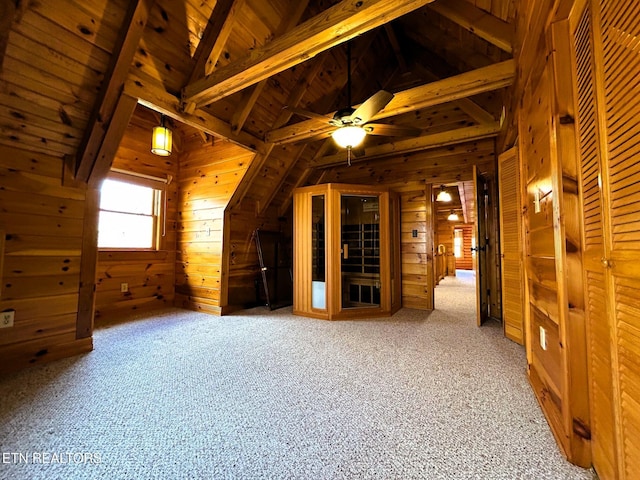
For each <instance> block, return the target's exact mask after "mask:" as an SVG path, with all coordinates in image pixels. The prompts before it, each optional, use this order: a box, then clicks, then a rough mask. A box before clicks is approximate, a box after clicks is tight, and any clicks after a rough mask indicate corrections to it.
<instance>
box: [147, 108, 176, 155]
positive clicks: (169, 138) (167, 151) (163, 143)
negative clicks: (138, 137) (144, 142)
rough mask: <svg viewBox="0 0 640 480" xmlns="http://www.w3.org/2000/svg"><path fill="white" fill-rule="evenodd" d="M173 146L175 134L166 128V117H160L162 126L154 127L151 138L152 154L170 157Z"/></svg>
mask: <svg viewBox="0 0 640 480" xmlns="http://www.w3.org/2000/svg"><path fill="white" fill-rule="evenodd" d="M172 145H173V134H172V132H171V130H169V129H168V128H167V127H165V126H164V115H161V116H160V125H158V126H157V127H153V134H152V136H151V153H155V154H156V155H160V156H161V157H168V156H169V155H171V147H172Z"/></svg>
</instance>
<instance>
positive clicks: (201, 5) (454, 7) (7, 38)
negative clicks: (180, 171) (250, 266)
mask: <svg viewBox="0 0 640 480" xmlns="http://www.w3.org/2000/svg"><path fill="white" fill-rule="evenodd" d="M513 3H514V2H513V0H436V1H433V0H419V1H418V0H414V1H408V0H362V1H357V0H343V1H337V0H271V1H269V2H265V1H264V0H217V1H215V0H182V1H176V0H156V1H152V0H137V1H128V0H109V1H108V0H95V1H92V2H82V1H80V0H55V1H54V0H48V1H47V0H41V1H21V2H3V6H2V8H3V9H4V11H3V12H0V13H2V15H0V18H3V20H2V21H1V22H0V28H1V30H0V32H1V35H0V59H1V63H0V65H1V67H2V71H1V72H0V87H1V88H0V122H1V123H0V128H1V130H0V143H2V144H10V145H15V144H16V143H20V144H23V145H28V147H29V148H30V149H32V150H34V151H41V152H46V153H51V154H53V155H59V156H66V157H67V158H69V159H70V160H69V162H70V164H72V165H73V167H74V168H75V170H76V174H77V176H78V177H79V178H80V179H84V180H87V179H90V178H91V176H92V175H94V176H95V175H97V174H98V173H100V172H103V171H104V165H101V163H102V164H104V163H105V162H107V163H108V161H109V159H110V156H111V157H112V156H113V148H114V147H113V146H112V145H111V143H113V142H116V143H117V141H118V139H119V138H121V136H122V131H123V124H126V123H127V122H128V119H129V118H130V117H131V115H132V114H133V113H134V111H135V109H136V102H137V103H138V104H140V105H143V106H145V107H149V108H151V109H153V110H155V111H157V112H160V113H163V114H166V115H168V116H169V117H171V119H173V125H174V126H175V128H176V130H177V133H176V134H177V135H178V136H185V137H187V136H189V137H191V136H193V135H194V134H195V132H199V134H200V135H201V137H202V138H203V141H208V139H209V138H211V137H214V138H216V139H227V140H229V141H232V142H235V143H238V144H240V145H243V146H245V147H246V148H249V149H251V150H253V151H255V152H256V157H255V159H254V162H253V164H252V165H251V167H250V169H249V171H248V173H247V181H249V182H251V181H253V180H256V179H257V178H259V177H260V176H262V177H265V178H266V177H269V178H270V179H271V180H273V179H274V178H275V183H274V182H273V181H271V183H272V184H274V185H273V189H272V190H271V191H270V192H269V193H267V194H262V197H261V198H256V199H255V200H256V201H258V202H261V203H262V207H259V208H258V209H260V208H262V209H264V208H266V207H267V206H268V204H271V203H275V204H278V205H279V204H282V205H283V207H282V208H285V207H286V203H287V198H288V197H290V191H291V190H292V189H293V188H294V187H296V186H299V185H303V184H305V183H314V182H317V181H319V180H322V181H345V182H347V181H359V183H361V182H362V181H365V182H370V183H380V182H381V181H382V180H384V181H385V182H386V183H394V182H396V183H402V182H406V179H407V178H408V177H409V176H411V177H412V178H413V179H414V180H420V181H431V182H434V183H436V184H440V183H450V182H452V181H453V182H455V181H462V180H468V178H461V175H460V172H461V169H462V170H464V171H467V170H465V168H466V167H467V166H470V165H471V164H474V163H481V162H483V161H488V160H490V159H492V158H494V156H495V147H494V142H493V138H494V137H496V136H497V135H498V134H499V131H500V128H501V123H500V120H501V114H502V108H503V103H504V102H503V95H504V90H505V88H507V87H508V86H509V85H510V84H511V83H512V80H513V76H514V73H515V68H514V64H513V60H511V58H512V46H511V35H512V25H513V20H514V16H515V12H514V5H513ZM347 45H349V48H350V50H351V56H350V58H351V62H349V59H348V57H347ZM348 65H350V66H351V84H350V88H348V87H349V85H348V84H347V83H348V82H347V79H348V72H347V66H348ZM381 89H384V90H387V91H389V92H392V93H394V94H395V97H394V98H393V99H392V100H391V101H390V102H389V103H388V104H387V105H386V106H385V108H384V109H383V110H382V111H380V112H379V113H378V114H376V115H375V117H374V119H375V121H376V123H387V124H392V125H398V126H409V127H413V128H416V129H418V135H415V136H410V137H402V136H383V135H376V136H373V135H368V136H367V137H366V139H365V142H364V144H363V148H362V149H360V151H358V152H357V154H358V156H356V157H355V158H354V161H353V163H354V165H353V166H352V167H347V166H346V153H345V151H344V150H342V149H339V148H338V147H336V146H335V144H334V143H333V142H332V141H331V140H330V139H328V137H329V133H330V131H331V130H332V128H333V127H331V125H329V123H328V118H330V117H332V116H333V114H334V112H336V111H337V110H339V109H342V108H344V107H348V106H350V105H349V100H348V97H349V94H350V96H351V101H352V102H351V103H353V106H355V105H358V104H360V103H362V102H363V101H365V100H366V99H367V98H368V97H370V96H371V95H372V94H374V93H375V92H377V91H379V90H381ZM130 99H134V101H131V100H130ZM34 107H36V108H34ZM137 108H140V107H137ZM301 112H302V113H301ZM311 113H315V114H319V115H322V116H325V117H326V118H319V117H317V116H314V117H313V118H309V116H311V115H310V114H311ZM389 158H393V159H394V160H393V161H388V159H389ZM453 158H455V161H451V162H448V160H447V159H453ZM416 165H419V166H420V168H416ZM249 190H250V189H249V187H247V186H245V187H244V192H243V193H242V194H241V195H240V196H239V197H237V198H236V201H240V200H242V198H243V197H244V195H245V194H247V192H248V191H249Z"/></svg>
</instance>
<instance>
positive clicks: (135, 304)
mask: <svg viewBox="0 0 640 480" xmlns="http://www.w3.org/2000/svg"><path fill="white" fill-rule="evenodd" d="M156 117H157V115H154V114H151V113H150V112H149V111H147V110H146V109H144V108H143V107H140V106H138V108H137V113H135V114H134V116H133V118H132V119H131V122H130V123H129V125H128V127H127V130H126V132H125V135H124V138H123V139H122V142H121V143H120V147H119V148H118V151H117V153H116V156H115V158H114V161H113V165H112V168H115V169H118V170H121V171H125V172H131V173H132V174H141V175H149V176H152V177H155V178H158V179H166V180H168V179H170V180H171V181H170V183H169V184H168V185H167V187H166V195H167V201H166V208H167V211H166V222H165V236H164V238H162V239H161V246H160V249H159V250H157V251H144V252H141V251H110V250H104V251H100V252H99V253H98V266H97V270H96V323H97V324H98V325H99V324H100V322H101V321H105V320H113V319H114V318H118V317H122V316H127V315H130V314H131V313H133V312H139V311H144V310H151V309H154V308H162V307H166V306H170V305H173V300H174V291H175V290H174V283H175V252H176V220H177V215H178V212H177V208H176V203H177V199H178V184H177V182H176V177H177V174H178V162H179V158H180V156H181V155H180V153H179V152H178V151H177V149H174V152H173V153H172V155H170V156H168V157H160V156H158V155H154V154H152V153H151V129H152V128H153V126H154V125H157V124H158V123H159V117H158V118H156ZM179 145H180V139H179V138H177V137H176V147H177V148H179V147H178V146H179ZM122 283H128V284H129V291H128V292H121V291H120V285H121V284H122Z"/></svg>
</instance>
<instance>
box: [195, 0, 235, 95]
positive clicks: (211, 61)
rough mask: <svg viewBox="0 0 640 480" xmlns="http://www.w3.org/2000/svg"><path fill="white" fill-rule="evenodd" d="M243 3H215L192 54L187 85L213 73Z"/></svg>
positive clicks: (219, 1)
mask: <svg viewBox="0 0 640 480" xmlns="http://www.w3.org/2000/svg"><path fill="white" fill-rule="evenodd" d="M244 2H245V0H218V1H216V4H215V6H214V7H213V10H212V11H211V16H210V17H209V22H208V23H207V27H206V28H205V30H204V33H203V34H202V38H201V39H200V43H198V46H197V47H196V51H195V53H194V54H193V68H192V70H191V75H190V76H189V81H188V82H187V83H191V82H193V81H195V80H197V79H198V78H202V76H203V75H207V74H209V73H211V72H212V71H213V69H214V67H215V65H216V63H217V62H218V58H220V55H221V54H222V49H223V48H224V44H225V43H226V42H227V39H228V38H229V34H231V29H232V28H233V25H234V23H235V19H236V15H237V14H238V11H239V10H240V7H241V6H242V4H243V3H244Z"/></svg>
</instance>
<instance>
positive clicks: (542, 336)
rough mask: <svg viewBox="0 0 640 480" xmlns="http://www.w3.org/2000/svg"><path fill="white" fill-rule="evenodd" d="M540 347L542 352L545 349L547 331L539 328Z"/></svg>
mask: <svg viewBox="0 0 640 480" xmlns="http://www.w3.org/2000/svg"><path fill="white" fill-rule="evenodd" d="M540 347H542V349H543V350H546V349H547V331H546V330H545V329H544V327H540Z"/></svg>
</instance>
